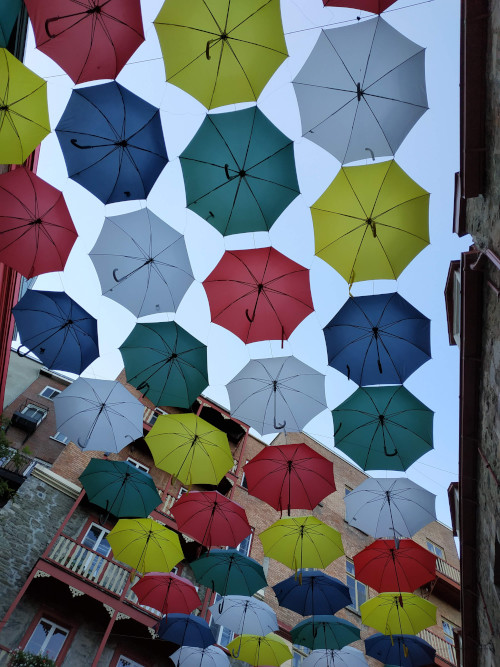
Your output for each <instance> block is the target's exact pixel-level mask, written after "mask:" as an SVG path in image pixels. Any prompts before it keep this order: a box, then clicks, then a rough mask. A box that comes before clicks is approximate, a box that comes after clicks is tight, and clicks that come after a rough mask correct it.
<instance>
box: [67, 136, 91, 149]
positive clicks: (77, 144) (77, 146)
mask: <svg viewBox="0 0 500 667" xmlns="http://www.w3.org/2000/svg"><path fill="white" fill-rule="evenodd" d="M70 143H71V145H72V146H74V147H75V148H79V149H80V150H82V151H86V150H87V149H89V148H95V146H80V144H79V143H78V139H71V140H70Z"/></svg>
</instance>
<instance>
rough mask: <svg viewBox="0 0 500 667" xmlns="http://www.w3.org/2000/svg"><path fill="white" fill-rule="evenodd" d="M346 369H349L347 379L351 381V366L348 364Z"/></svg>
mask: <svg viewBox="0 0 500 667" xmlns="http://www.w3.org/2000/svg"><path fill="white" fill-rule="evenodd" d="M346 368H347V379H348V380H350V379H351V367H350V366H349V364H346Z"/></svg>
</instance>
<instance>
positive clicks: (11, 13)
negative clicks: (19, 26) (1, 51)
mask: <svg viewBox="0 0 500 667" xmlns="http://www.w3.org/2000/svg"><path fill="white" fill-rule="evenodd" d="M20 11H21V0H2V5H1V7H0V47H2V48H3V47H5V46H7V44H8V43H9V39H10V36H11V35H12V30H13V29H14V24H15V22H16V20H17V17H18V16H19V13H20Z"/></svg>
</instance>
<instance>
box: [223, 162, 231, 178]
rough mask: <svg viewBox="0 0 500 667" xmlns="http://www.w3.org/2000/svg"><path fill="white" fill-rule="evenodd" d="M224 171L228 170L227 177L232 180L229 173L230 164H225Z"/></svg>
mask: <svg viewBox="0 0 500 667" xmlns="http://www.w3.org/2000/svg"><path fill="white" fill-rule="evenodd" d="M224 171H225V172H226V178H227V180H228V181H230V180H231V176H230V175H229V165H228V164H225V165H224Z"/></svg>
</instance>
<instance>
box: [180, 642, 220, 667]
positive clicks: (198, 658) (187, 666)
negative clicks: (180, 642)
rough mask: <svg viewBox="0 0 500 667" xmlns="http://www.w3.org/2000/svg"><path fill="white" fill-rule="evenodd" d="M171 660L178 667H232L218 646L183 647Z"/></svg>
mask: <svg viewBox="0 0 500 667" xmlns="http://www.w3.org/2000/svg"><path fill="white" fill-rule="evenodd" d="M170 660H172V662H173V663H174V665H176V666H177V667H230V662H229V658H228V657H227V655H226V654H225V653H224V651H223V650H222V649H221V648H219V647H218V646H207V647H206V648H199V647H198V646H181V648H179V649H177V651H175V653H172V655H171V656H170Z"/></svg>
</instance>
